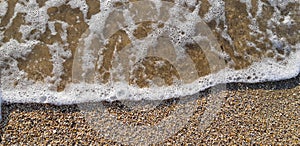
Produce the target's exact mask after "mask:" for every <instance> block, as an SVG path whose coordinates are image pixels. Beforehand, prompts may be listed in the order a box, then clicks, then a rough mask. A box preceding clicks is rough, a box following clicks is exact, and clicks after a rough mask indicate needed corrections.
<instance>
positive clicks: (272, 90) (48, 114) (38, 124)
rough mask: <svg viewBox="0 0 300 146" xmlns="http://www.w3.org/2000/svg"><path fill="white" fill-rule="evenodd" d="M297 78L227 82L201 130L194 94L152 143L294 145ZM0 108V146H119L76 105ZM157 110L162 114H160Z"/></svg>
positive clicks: (299, 110)
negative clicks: (178, 125) (190, 108)
mask: <svg viewBox="0 0 300 146" xmlns="http://www.w3.org/2000/svg"><path fill="white" fill-rule="evenodd" d="M299 79H300V77H299V76H298V77H297V78H294V79H290V80H285V81H280V82H272V83H261V84H231V85H227V90H226V91H222V92H226V99H224V103H223V104H222V106H221V109H220V112H219V113H217V116H216V117H215V119H214V120H213V122H212V123H211V124H210V125H209V126H208V127H207V128H206V129H205V130H204V131H202V130H201V129H199V126H198V124H199V118H201V115H202V114H203V112H204V111H205V109H206V106H205V105H206V104H205V103H206V102H207V99H206V97H201V98H198V99H197V103H198V107H197V110H196V111H195V113H194V114H193V116H192V117H191V118H190V121H189V122H188V124H187V125H186V126H184V128H182V129H181V130H180V131H178V132H177V133H176V134H174V135H172V136H170V137H169V138H167V139H162V141H161V142H159V143H156V145H181V144H184V145H188V144H191V145H199V144H201V145H253V144H255V145H297V144H299V143H300V137H299V133H300V131H299V129H300V128H299V127H300V116H299V115H300V86H299V81H300V80H299ZM166 106H169V105H166ZM175 106H176V105H175ZM107 108H113V109H115V111H114V110H112V113H111V114H114V113H116V111H117V109H118V107H117V106H116V105H110V106H108V107H107ZM2 110H3V111H2V113H3V120H2V122H1V144H2V145H11V144H20V145H22V144H29V145H33V144H36V145H45V144H52V145H56V144H59V145H61V144H62V145H73V144H78V145H99V144H101V145H122V143H119V142H116V141H112V140H110V139H105V138H103V137H101V134H100V133H99V132H97V130H95V129H93V127H92V126H91V125H89V124H88V122H87V121H86V119H85V116H84V115H83V114H82V113H81V112H80V110H79V109H78V106H77V105H63V106H55V105H49V104H16V103H14V104H8V103H6V104H4V105H2ZM166 112H167V110H166ZM124 113H126V112H124ZM119 114H120V116H123V119H126V120H128V121H131V122H132V123H133V124H134V123H137V121H136V120H134V118H133V116H130V115H134V114H135V113H131V114H130V113H126V114H125V115H122V113H119ZM159 114H162V115H163V116H162V117H160V118H165V117H164V114H165V113H164V112H160V113H159ZM158 117H159V116H158ZM127 118H128V119H127ZM152 118H153V117H152ZM154 118H155V117H154ZM158 121H159V120H158ZM139 122H140V123H149V121H139ZM152 122H153V121H152ZM132 123H131V124H132ZM150 123H151V121H150ZM115 128H117V127H115ZM128 134H129V135H130V133H128Z"/></svg>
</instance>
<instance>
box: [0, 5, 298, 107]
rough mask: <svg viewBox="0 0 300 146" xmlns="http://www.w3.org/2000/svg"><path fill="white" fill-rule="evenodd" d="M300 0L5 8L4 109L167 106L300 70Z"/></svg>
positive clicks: (0, 24) (0, 51)
mask: <svg viewBox="0 0 300 146" xmlns="http://www.w3.org/2000/svg"><path fill="white" fill-rule="evenodd" d="M299 18H300V2H298V1H296V0H285V1H280V0H277V1H273V0H252V1H250V0H240V1H238V0H236V1H231V0H201V1H196V0H175V1H172V0H171V1H169V0H168V1H153V2H150V1H133V0H132V1H121V0H112V1H103V2H99V1H84V0H82V1H78V0H71V1H64V0H58V1H56V0H50V1H44V0H41V1H36V0H29V1H22V0H19V1H17V0H10V1H1V5H0V20H1V21H0V32H1V33H0V40H1V42H0V43H1V48H0V63H1V64H0V68H1V85H2V86H1V88H2V92H3V93H2V94H3V99H4V101H8V102H41V103H55V104H71V103H79V102H87V101H100V100H120V99H131V100H141V99H149V100H157V99H168V98H172V97H181V96H186V95H192V94H195V93H197V92H199V91H201V90H205V89H207V88H209V87H212V86H214V85H217V84H221V83H229V82H249V83H256V82H264V81H273V80H282V79H287V78H292V77H294V76H296V75H298V74H299V71H300V50H299V49H300V39H299V36H300V24H299V23H300V19H299Z"/></svg>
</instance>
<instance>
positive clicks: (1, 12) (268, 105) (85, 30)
mask: <svg viewBox="0 0 300 146" xmlns="http://www.w3.org/2000/svg"><path fill="white" fill-rule="evenodd" d="M287 1H288V0H287ZM0 2H1V3H0V4H1V5H0V51H1V52H0V55H1V56H0V71H1V72H0V75H1V76H0V85H1V86H0V87H1V88H3V92H2V93H7V92H6V91H9V93H14V89H22V90H16V91H15V92H16V93H17V91H24V94H23V93H21V92H18V93H19V95H20V97H14V96H13V95H17V94H11V95H10V94H6V95H10V96H11V97H5V98H4V99H6V100H9V101H12V102H9V101H5V100H4V103H2V109H1V111H2V120H1V122H0V145H300V75H298V76H296V77H293V76H294V75H295V74H296V73H295V72H297V68H295V66H296V67H297V66H298V67H299V65H298V64H297V61H298V60H297V59H294V60H289V59H290V58H289V57H290V56H293V55H294V56H295V54H293V53H296V52H298V53H299V34H300V31H299V29H300V25H299V24H300V19H299V17H298V16H299V14H300V13H299V12H300V11H299V5H300V3H299V2H298V3H297V2H296V1H291V0H289V1H288V2H282V3H281V4H278V3H279V2H277V1H276V2H274V1H272V0H252V1H246V0H240V1H238V0H236V1H233V0H182V1H177V0H162V2H163V3H156V4H155V5H156V6H159V5H163V4H164V6H168V5H170V4H171V3H177V4H178V5H179V6H180V7H182V8H184V9H181V10H184V11H183V12H186V13H188V14H189V13H190V12H194V14H195V15H192V16H197V17H193V19H191V20H194V18H198V17H199V18H201V23H199V24H205V25H201V27H207V29H206V28H205V29H203V30H201V29H199V31H200V30H201V31H203V32H201V33H203V34H204V37H207V36H210V37H208V38H209V39H208V40H209V41H211V42H214V43H213V45H216V46H214V47H215V48H217V49H219V50H217V49H216V50H214V51H220V52H222V53H224V54H225V55H224V54H222V53H220V52H217V53H219V54H218V55H220V54H221V55H220V56H218V59H223V60H222V61H224V64H220V62H218V61H216V60H214V59H211V60H209V59H208V58H209V57H212V56H213V55H212V54H210V53H207V52H205V49H207V48H206V47H207V46H210V45H211V44H209V45H207V46H205V45H203V46H201V45H200V46H197V45H195V44H185V47H186V50H184V51H186V52H184V54H185V55H184V56H189V57H190V58H191V59H190V62H189V63H191V64H190V65H194V67H193V70H192V72H193V74H192V75H190V76H185V77H186V78H187V79H190V77H193V79H191V80H192V81H196V79H198V78H200V77H203V76H206V75H210V74H213V73H215V72H217V71H219V70H222V69H224V68H227V67H228V68H230V69H232V70H234V71H240V70H244V69H247V68H248V67H253V65H254V64H255V63H257V62H260V63H261V62H262V63H265V64H267V65H269V66H267V67H270V66H271V67H270V68H271V69H270V70H268V69H267V68H266V69H265V68H263V67H261V68H255V65H254V67H253V68H254V69H253V68H252V70H251V69H250V70H248V71H249V72H248V71H247V70H246V71H244V72H243V71H242V72H240V73H241V74H239V73H238V72H234V71H233V72H234V73H236V74H235V75H236V76H235V77H231V76H228V75H227V73H228V72H226V73H223V74H226V75H227V76H224V77H226V79H227V77H228V80H226V79H224V78H222V77H219V78H218V79H220V80H222V79H224V80H226V81H224V82H221V81H220V82H221V83H223V84H216V85H215V86H212V83H211V84H210V83H208V84H206V85H207V87H209V88H208V89H206V88H205V89H206V90H204V91H202V90H201V91H200V92H199V93H195V94H194V93H193V94H192V95H190V94H185V93H184V95H190V96H187V97H178V98H175V97H173V96H172V97H168V98H165V99H167V100H162V101H154V100H153V101H152V100H150V101H148V100H144V98H141V99H142V100H141V101H134V100H131V99H135V98H133V97H131V96H130V97H126V98H127V99H129V100H125V101H123V100H122V101H120V100H116V99H117V97H113V98H112V97H110V99H112V100H113V101H102V102H95V103H85V102H83V101H86V100H88V99H89V98H85V99H86V100H83V99H82V100H81V99H78V101H80V103H79V104H73V103H71V104H65V103H68V102H67V101H64V98H62V100H59V99H58V100H56V101H57V102H55V104H50V103H49V102H47V98H49V99H51V98H52V96H49V97H44V96H43V97H41V99H38V100H36V102H26V101H27V100H26V99H30V100H28V101H35V98H31V97H29V96H30V94H31V93H32V94H33V95H35V91H37V90H40V88H35V87H39V85H41V86H43V87H47V89H45V88H44V89H45V90H44V92H43V90H41V91H42V92H40V95H42V94H41V93H45V94H47V93H53V94H52V95H55V94H57V95H71V94H69V93H68V91H73V90H67V89H68V87H69V86H71V85H74V84H76V83H78V82H81V81H86V82H87V83H93V82H94V80H97V79H99V80H97V81H99V82H97V83H103V84H112V85H114V83H116V81H119V78H117V79H115V78H114V76H113V75H114V73H115V72H113V71H112V70H113V69H114V68H113V67H114V64H113V62H114V57H115V56H114V55H116V52H117V53H119V52H121V51H123V49H124V48H125V49H126V47H128V44H131V43H132V44H134V43H136V42H139V41H140V40H142V39H144V38H147V37H148V36H150V35H149V34H151V33H152V32H154V31H153V30H155V29H153V28H156V29H162V28H164V27H165V26H167V25H164V24H162V23H161V24H159V23H158V24H157V25H156V24H155V23H156V22H155V23H154V22H151V21H145V22H138V23H136V24H134V25H136V28H135V29H132V30H131V28H130V31H129V29H127V27H128V28H129V27H130V25H129V26H126V27H124V28H122V29H119V30H117V31H116V32H114V33H113V34H112V35H111V36H109V38H106V39H107V40H106V41H107V42H105V41H104V43H103V42H101V41H102V40H101V41H99V38H100V36H101V35H100V34H102V33H103V32H104V30H105V29H103V32H100V33H99V32H97V31H99V30H98V27H99V29H100V28H101V27H100V23H101V24H102V23H103V22H104V21H103V20H102V19H104V16H105V15H106V13H107V15H108V14H115V13H112V12H114V11H112V12H109V11H108V8H110V9H111V10H117V9H116V8H123V7H124V8H126V6H127V4H129V3H135V2H136V3H138V2H139V1H138V0H128V1H125V2H123V1H122V2H120V1H118V0H116V1H114V2H111V1H105V0H104V1H99V0H86V1H84V0H83V1H75V0H74V1H68V0H67V1H61V2H59V1H47V0H36V1H24V0H9V1H5V0H0ZM105 5H107V7H106V6H105ZM149 5H150V4H149ZM133 6H134V5H133ZM138 6H139V7H138V8H139V9H141V10H142V12H143V6H144V5H138ZM145 8H149V7H148V6H145ZM172 8H173V7H172ZM198 8H199V9H198ZM145 11H146V10H145ZM116 12H117V11H116ZM124 12H125V11H124ZM126 12H127V11H126ZM151 12H152V9H151ZM168 12H169V11H168ZM170 12H171V11H170ZM170 12H169V13H170ZM196 12H197V13H196ZM102 13H104V14H103V15H102ZM126 16H127V15H126ZM163 16H164V15H163ZM187 16H190V15H187ZM128 17H129V16H128ZM128 17H126V18H128ZM178 17H179V15H178ZM121 18H123V17H121V16H120V17H119V15H116V16H115V17H114V18H109V17H108V18H105V21H107V23H108V24H110V26H109V27H108V28H107V30H105V31H107V32H109V31H110V27H111V28H115V27H116V26H117V25H119V21H121V20H122V19H121ZM175 18H176V19H177V16H176V17H175ZM186 18H188V17H186ZM202 19H203V22H202ZM195 20H198V19H195ZM110 21H111V22H110ZM115 21H116V22H118V23H115ZM129 21H131V20H129V19H128V20H126V21H125V20H124V22H126V23H128V22H129ZM109 22H110V23H109ZM187 22H188V23H187V24H190V22H189V21H187ZM122 23H123V22H122ZM98 24H99V26H98ZM104 24H106V22H105V23H103V27H104ZM172 25H174V24H172ZM176 25H177V24H176ZM93 26H96V27H93ZM97 26H98V27H97ZM154 26H155V27H154ZM187 26H189V25H187ZM152 27H153V28H152ZM95 28H97V29H95ZM116 28H117V27H116ZM198 28H199V27H198ZM123 29H124V30H123ZM125 30H126V31H125ZM162 30H163V29H162ZM187 30H189V29H187ZM195 30H197V31H198V29H195ZM93 31H94V32H93ZM174 32H176V35H175V38H176V36H177V34H178V35H182V36H185V35H187V36H189V34H187V33H186V32H188V31H186V32H185V31H181V32H180V33H177V30H174ZM195 32H196V31H195ZM93 33H94V34H93ZM201 33H200V34H201ZM191 34H193V33H191ZM208 34H209V35H208ZM105 35H106V34H105ZM201 35H202V34H201ZM205 35H207V36H205ZM93 37H94V38H93ZM91 38H92V39H91ZM132 38H133V39H132ZM179 38H180V37H179ZM183 38H184V37H183ZM88 39H91V40H89V41H90V44H89V43H86V42H85V41H86V40H88ZM169 39H170V38H169ZM173 39H174V38H173ZM145 40H146V39H145ZM183 40H184V39H183ZM134 41H136V42H134ZM146 41H147V40H146ZM146 41H145V42H146ZM157 42H159V41H157ZM166 42H168V41H166ZM166 42H163V43H162V45H157V46H162V48H164V47H165V48H168V47H169V46H173V45H174V44H176V43H174V42H172V41H170V42H171V43H169V44H168V43H166ZM178 42H180V41H178ZM102 43H103V44H102ZM105 43H107V44H105ZM164 43H165V44H164ZM172 43H173V44H172ZM86 44H89V46H86ZM104 44H105V46H104ZM141 44H143V43H141ZM101 45H102V47H103V46H104V48H105V49H104V51H102V52H101V51H99V50H100V49H99V48H101V47H99V46H101ZM173 47H174V46H173ZM177 47H178V46H177ZM202 47H204V48H202ZM210 47H211V46H210ZM86 48H88V49H91V50H92V51H91V52H93V51H94V52H93V53H95V52H97V51H99V52H97V53H98V54H97V53H95V54H97V55H98V56H97V57H98V58H97V59H96V60H97V62H93V61H92V63H91V62H88V63H89V64H88V65H87V66H84V61H82V60H83V59H82V58H84V55H86V54H84V53H82V54H80V53H78V52H80V49H82V50H83V51H82V50H81V51H82V52H84V51H86V50H84V49H86ZM174 48H175V47H174ZM199 48H200V49H199ZM215 48H214V49H215ZM97 49H98V50H97ZM101 49H102V48H101ZM125 49H124V50H125ZM210 49H211V48H210ZM11 50H12V51H11ZM78 50H79V51H78ZM203 50H204V51H203ZM88 51H89V50H88ZM88 51H87V52H88ZM206 51H207V50H206ZM3 52H4V53H3ZM91 52H89V53H91ZM150 52H151V51H150ZM154 52H155V51H154ZM169 52H170V51H169V50H164V49H163V50H162V51H161V52H159V51H157V52H156V53H157V54H156V55H157V56H155V55H153V56H154V57H153V56H152V58H151V57H145V58H143V59H144V60H142V59H141V60H142V61H140V62H137V63H136V64H138V63H140V64H142V67H141V68H138V67H137V70H134V71H132V72H130V73H132V74H133V76H134V77H135V78H133V79H132V78H130V79H128V82H126V84H127V85H128V86H131V85H133V86H134V87H140V88H148V87H150V88H151V84H150V83H157V84H158V85H160V84H161V85H162V84H163V81H164V82H165V83H166V84H167V85H168V86H171V85H173V83H174V84H176V82H175V81H174V80H175V79H174V78H176V79H180V78H182V77H183V76H182V77H181V76H180V74H179V72H178V70H180V69H178V70H176V68H175V67H176V66H175V67H174V65H173V64H172V63H170V62H171V61H170V62H167V61H168V59H169V58H168V57H170V56H172V55H174V54H175V55H174V56H176V55H178V54H176V53H173V54H172V53H169ZM1 53H2V54H1ZM89 53H87V56H88V55H89ZM93 53H91V54H93ZM130 53H131V56H134V55H132V54H134V53H136V52H130ZM177 53H178V52H177ZM181 53H182V52H181ZM206 53H207V54H206ZM3 54H4V55H3ZM120 54H121V53H120ZM160 54H171V55H170V56H168V55H165V56H166V57H165V58H167V59H165V58H163V57H164V56H163V57H161V58H159V57H160V56H158V55H160ZM187 54H188V55H187ZM5 55H6V56H5ZM80 55H82V56H80ZM125 55H126V54H125ZM179 55H181V54H180V52H179ZM226 55H227V56H226ZM78 56H79V57H78ZM91 56H93V55H91ZM120 56H122V55H120ZM174 56H173V57H174ZM224 56H225V57H224ZM101 57H102V58H101ZM127 57H128V56H127ZM127 57H126V56H125V57H124V58H125V59H124V58H122V59H124V60H126V59H127ZM139 57H140V56H139ZM176 57H178V56H176ZM176 57H175V58H176ZM222 57H223V58H222ZM296 57H297V56H296ZM78 58H79V59H78ZM116 58H117V57H116ZM133 58H135V57H133ZM149 58H150V59H149ZM170 58H171V59H172V57H170ZM179 58H180V57H179ZM266 58H267V59H266ZM291 58H292V57H291ZM80 59H82V60H80ZM85 59H86V60H87V61H89V59H91V60H93V59H95V58H92V57H90V58H85ZM101 59H102V62H101V61H99V60H101ZM173 59H174V58H173ZM176 59H177V58H176ZM264 59H265V60H264ZM268 59H269V60H268ZM298 59H299V58H298ZM78 60H79V61H78ZM266 60H267V63H266V62H264V61H266ZM274 60H275V61H274ZM286 60H288V61H286ZM295 60H296V61H295ZM76 61H77V62H76ZM94 61H95V60H94ZM98 61H99V62H98ZM159 61H161V62H159ZM268 61H269V62H268ZM271 61H274V62H271ZM281 61H282V62H281ZM285 61H286V62H285ZM74 62H75V63H74ZM123 62H125V61H123V60H122V61H120V62H117V64H119V65H120V64H122V63H123ZM156 62H159V63H158V64H156ZM270 62H271V63H270ZM278 62H279V63H278ZM290 62H292V63H290ZM76 63H77V64H76ZM101 63H102V64H101ZM177 63H179V64H180V63H181V62H180V61H178V62H177ZM222 63H223V62H222ZM277 63H278V64H277ZM280 63H281V64H280ZM289 63H290V64H289ZM293 63H294V64H293ZM136 64H134V65H136ZM140 64H138V65H140ZM153 64H154V65H153ZM175 64H176V63H175ZM138 65H137V66H138ZM155 65H156V66H155ZM181 65H182V66H181V67H182V68H181V69H182V70H184V72H183V74H184V75H186V74H188V73H190V72H191V71H190V70H188V67H189V65H187V66H185V64H184V63H182V64H181ZM214 65H215V66H214ZM89 66H92V67H91V68H92V69H94V70H88V69H89V68H88V67H89ZM258 66H259V65H258ZM84 67H86V68H84ZM178 67H180V65H178ZM256 67H257V66H256ZM272 67H273V68H272ZM276 67H278V70H276V69H277V68H276ZM87 68H88V69H87ZM157 68H158V69H157ZM174 68H175V69H174ZM85 69H86V70H85ZM143 69H145V70H143ZM256 69H257V70H256ZM260 69H261V70H260ZM264 69H265V70H264ZM280 69H281V70H280ZM121 70H122V69H121ZM287 70H288V71H287ZM251 71H253V72H251ZM264 71H266V72H264ZM268 71H269V72H268ZM272 71H277V72H279V73H281V74H280V75H281V76H280V75H278V76H276V75H277V74H276V72H275V73H274V72H272ZM94 72H95V74H96V73H97V75H99V76H97V77H94V74H93V73H94ZM74 73H77V74H76V75H74ZM85 73H86V74H85ZM123 73H124V72H122V71H121V76H120V79H124V80H125V78H126V79H127V78H129V77H127V76H126V75H124V74H125V73H124V74H123ZM268 73H269V74H268ZM284 73H286V74H287V75H286V76H285V75H284ZM84 75H86V76H84ZM123 75H124V76H123ZM130 75H131V74H130ZM220 75H222V73H220ZM85 77H86V78H85ZM117 77H119V76H117ZM123 77H124V78H123ZM156 77H157V78H156ZM215 77H218V76H215ZM291 77H293V78H291ZM194 78H195V79H194ZM286 78H291V79H286ZM213 79H215V78H213ZM281 79H285V80H281ZM149 80H150V82H148V81H149ZM216 80H217V79H216ZM274 80H276V81H274ZM122 81H123V80H122ZM126 81H127V80H126ZM152 81H153V82H152ZM206 81H207V82H209V80H206ZM211 81H212V80H211ZM267 81H269V82H267ZM95 82H96V81H95ZM246 82H247V83H246ZM199 83H200V82H199ZM217 83H218V82H217ZM35 84H37V86H31V85H35ZM95 85H96V84H95ZM196 85H198V84H196ZM210 85H211V86H210ZM29 86H30V87H32V88H29V89H28V90H30V91H28V92H27V91H26V90H23V88H25V87H29ZM128 86H127V87H128ZM202 86H205V85H202ZM80 87H81V86H80ZM154 87H156V86H154ZM193 87H195V88H196V86H193ZM197 87H198V86H197ZM199 87H200V84H199ZM1 88H0V90H1ZM34 89H36V90H34ZM41 89H43V88H41ZM95 89H101V88H95ZM95 89H94V88H93V89H92V90H91V91H93V90H95ZM108 89H109V88H108ZM124 89H125V90H126V89H128V88H124ZM172 89H173V88H172ZM203 89H204V88H203ZM215 89H217V90H215ZM46 90H47V92H46ZM84 90H86V92H87V94H82V95H86V96H87V95H90V94H88V89H86V88H82V91H81V90H80V91H79V90H77V91H76V90H74V94H72V95H76V93H82V92H84ZM109 90H110V89H109ZM174 90H177V88H174ZM191 90H192V89H191ZM48 91H49V92H48ZM89 91H90V90H89ZM116 91H119V90H116ZM120 91H124V90H120ZM140 91H144V90H140ZM185 91H188V90H185ZM25 93H26V94H27V97H26V99H25V98H24V100H23V99H22V97H23V96H24V97H25V96H26V95H25ZM61 93H65V94H61ZM105 93H106V92H103V93H101V97H103V95H104V94H105ZM108 93H110V92H108ZM123 93H124V95H127V94H125V93H127V92H120V94H123ZM178 93H180V92H178ZM36 94H38V93H36ZM138 95H139V94H138ZM151 95H152V92H151ZM155 95H156V94H155ZM163 95H171V94H163ZM175 95H176V94H175ZM99 96H100V95H99ZM122 96H123V95H122ZM64 97H67V96H64ZM70 97H71V96H70ZM107 97H108V96H107ZM159 97H161V96H159ZM32 99H33V100H32ZM105 99H106V98H105ZM49 101H50V100H49ZM53 101H55V100H53ZM58 101H61V103H64V104H57V103H60V102H58ZM71 101H72V100H71ZM99 105H100V106H99ZM186 109H189V110H187V111H185V110H186ZM104 111H105V112H104ZM184 112H186V113H187V114H178V113H184ZM107 117H114V119H111V118H107ZM179 118H183V121H184V122H176V120H174V119H179ZM170 119H173V120H170ZM168 120H169V121H170V123H168V122H166V123H165V121H168ZM116 123H118V124H119V125H118V124H116ZM161 123H164V124H163V126H161V125H160V124H161ZM101 127H104V129H101ZM126 127H129V128H130V127H133V128H132V129H128V130H124V129H126ZM137 127H138V128H137ZM140 127H142V128H140ZM145 127H146V128H147V127H156V128H157V129H171V130H170V131H168V130H165V131H163V130H161V131H159V132H161V133H163V132H165V133H163V134H165V135H164V136H161V137H160V136H158V137H156V136H157V135H155V133H152V131H149V133H147V131H146V133H139V131H135V128H137V129H140V130H141V131H142V130H143V128H145ZM146 128H145V129H146ZM175 129H176V130H175ZM114 131H117V132H114ZM118 131H122V133H118ZM144 132H145V130H144ZM120 135H123V137H122V136H120ZM139 136H140V139H138V140H139V141H137V140H136V139H137V137H139ZM153 137H156V138H153Z"/></svg>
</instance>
